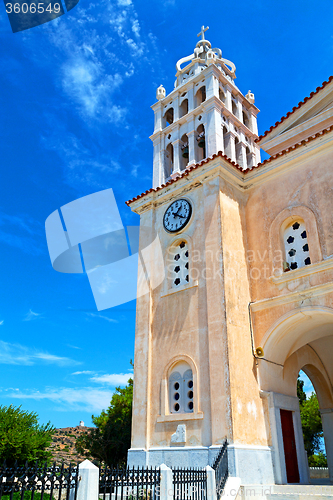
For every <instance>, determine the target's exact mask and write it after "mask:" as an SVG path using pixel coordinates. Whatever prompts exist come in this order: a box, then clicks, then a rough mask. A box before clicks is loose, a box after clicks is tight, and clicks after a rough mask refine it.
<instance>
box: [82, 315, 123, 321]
mask: <svg viewBox="0 0 333 500" xmlns="http://www.w3.org/2000/svg"><path fill="white" fill-rule="evenodd" d="M87 316H91V317H92V318H100V319H105V321H108V322H109V323H118V321H117V320H116V319H112V318H108V317H107V316H103V315H102V314H96V313H87Z"/></svg>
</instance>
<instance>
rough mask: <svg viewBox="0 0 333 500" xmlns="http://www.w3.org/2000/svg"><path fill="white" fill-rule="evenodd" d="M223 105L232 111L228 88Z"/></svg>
mask: <svg viewBox="0 0 333 500" xmlns="http://www.w3.org/2000/svg"><path fill="white" fill-rule="evenodd" d="M225 107H226V108H227V109H228V110H229V111H230V113H232V103H231V92H230V90H229V89H228V88H227V89H226V96H225Z"/></svg>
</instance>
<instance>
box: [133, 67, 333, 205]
mask: <svg viewBox="0 0 333 500" xmlns="http://www.w3.org/2000/svg"><path fill="white" fill-rule="evenodd" d="M331 78H333V77H331ZM331 131H333V125H332V126H331V127H327V128H325V129H324V130H321V131H320V132H317V133H316V134H314V135H311V136H310V137H308V138H307V139H304V140H303V141H301V142H299V143H297V144H294V146H291V147H290V148H287V149H284V150H283V151H280V152H279V153H277V154H276V155H273V156H271V157H270V158H267V160H264V161H263V162H262V163H258V165H256V166H255V167H250V168H247V169H245V170H243V169H242V168H241V167H240V166H239V165H238V163H235V162H234V161H232V160H231V159H230V158H228V156H226V155H224V154H223V153H222V151H219V152H218V153H217V154H214V155H213V156H210V157H209V158H205V159H204V160H202V161H201V162H199V163H196V164H195V165H191V166H189V167H187V168H186V169H185V170H184V171H183V172H182V173H181V174H179V176H178V177H177V178H176V179H171V180H170V181H168V182H166V183H165V184H162V185H161V186H159V187H157V188H151V189H148V190H147V191H145V192H144V193H141V194H139V195H138V196H135V197H134V198H132V199H131V200H128V201H126V202H125V203H126V205H127V206H129V205H130V204H131V203H133V202H134V201H136V200H138V199H139V198H143V197H144V196H146V194H149V193H153V192H157V191H160V190H161V189H164V188H165V187H166V186H170V185H171V184H173V183H174V182H177V181H178V180H179V179H182V178H183V177H186V176H187V175H188V174H189V173H190V172H192V170H196V169H197V168H199V167H202V166H203V165H204V164H205V163H208V162H209V161H211V160H214V158H217V157H218V156H220V157H221V158H224V159H225V160H227V161H228V163H230V165H232V166H233V167H234V168H237V170H240V171H241V172H242V173H243V174H247V173H248V172H250V171H251V170H253V169H255V168H261V167H264V166H265V165H267V164H268V163H270V162H271V161H273V160H275V159H276V158H279V157H280V156H284V155H285V154H287V153H290V151H294V150H295V149H298V148H300V147H301V146H305V145H306V144H308V143H309V142H311V141H313V140H314V139H317V137H320V136H322V135H325V134H327V133H328V132H331Z"/></svg>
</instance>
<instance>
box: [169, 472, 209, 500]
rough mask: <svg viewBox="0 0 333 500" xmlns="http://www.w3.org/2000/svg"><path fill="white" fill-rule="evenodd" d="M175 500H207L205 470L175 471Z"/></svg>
mask: <svg viewBox="0 0 333 500" xmlns="http://www.w3.org/2000/svg"><path fill="white" fill-rule="evenodd" d="M172 475H173V498H174V500H206V499H207V473H206V470H205V469H181V468H178V469H173V470H172Z"/></svg>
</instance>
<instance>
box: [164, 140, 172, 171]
mask: <svg viewBox="0 0 333 500" xmlns="http://www.w3.org/2000/svg"><path fill="white" fill-rule="evenodd" d="M172 172H173V145H172V144H171V143H170V144H168V145H167V147H166V149H165V163H164V176H165V179H168V178H169V177H170V175H171V174H172Z"/></svg>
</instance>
